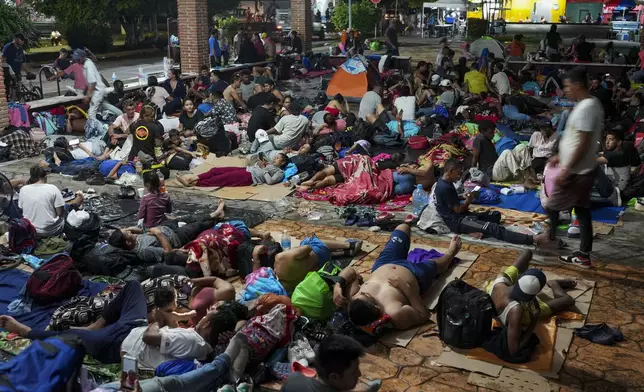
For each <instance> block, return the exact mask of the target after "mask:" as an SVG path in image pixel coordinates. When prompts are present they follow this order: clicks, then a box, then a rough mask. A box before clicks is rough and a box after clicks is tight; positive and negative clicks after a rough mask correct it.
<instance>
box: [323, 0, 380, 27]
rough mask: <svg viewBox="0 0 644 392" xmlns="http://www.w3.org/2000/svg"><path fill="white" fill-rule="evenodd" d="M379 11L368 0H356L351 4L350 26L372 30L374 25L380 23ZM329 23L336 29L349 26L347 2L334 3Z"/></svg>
mask: <svg viewBox="0 0 644 392" xmlns="http://www.w3.org/2000/svg"><path fill="white" fill-rule="evenodd" d="M380 15H381V12H380V10H379V9H378V7H376V6H375V5H374V4H373V3H372V2H371V1H369V0H356V1H355V2H352V4H351V24H352V26H351V27H352V28H353V29H356V30H358V31H360V32H363V33H364V32H367V31H373V28H374V26H376V25H377V24H378V23H380ZM331 23H333V26H335V28H336V29H337V30H345V29H347V28H348V27H349V6H348V4H347V3H344V2H342V3H339V4H338V5H336V7H335V9H334V11H333V16H332V17H331Z"/></svg>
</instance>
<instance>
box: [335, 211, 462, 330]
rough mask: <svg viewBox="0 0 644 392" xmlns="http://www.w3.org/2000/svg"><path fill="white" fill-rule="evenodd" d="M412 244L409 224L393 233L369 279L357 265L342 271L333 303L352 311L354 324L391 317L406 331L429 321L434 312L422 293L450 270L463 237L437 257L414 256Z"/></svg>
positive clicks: (362, 324) (457, 238) (453, 239)
mask: <svg viewBox="0 0 644 392" xmlns="http://www.w3.org/2000/svg"><path fill="white" fill-rule="evenodd" d="M410 246H411V227H410V226H409V225H408V224H406V223H405V224H402V225H399V226H397V227H396V229H395V230H394V231H393V232H392V233H391V237H390V238H389V242H387V245H385V248H384V249H383V251H382V252H381V253H380V255H379V256H378V258H377V259H376V262H375V263H374V265H373V267H372V268H371V276H370V277H369V280H368V281H367V282H364V283H363V279H362V278H361V277H360V275H358V273H357V272H356V271H355V269H354V268H353V267H347V268H345V269H344V270H342V272H340V275H339V276H340V278H342V280H341V281H340V282H339V283H336V284H335V286H334V288H333V302H334V303H335V304H336V305H337V306H338V307H340V308H343V309H346V310H347V311H348V314H349V318H350V319H351V322H352V323H353V324H354V325H357V326H365V325H369V324H371V323H373V322H374V321H376V320H379V319H382V318H383V317H387V318H390V319H391V322H392V324H393V326H394V328H396V329H398V330H405V329H408V328H411V327H414V326H417V325H420V324H423V323H425V322H427V321H429V316H430V311H429V310H428V309H427V307H426V306H425V302H424V300H423V297H422V296H423V294H425V293H426V292H427V290H428V289H429V287H430V286H431V283H432V281H433V280H434V279H436V277H437V276H439V275H441V274H442V273H444V272H445V271H447V269H448V268H449V266H450V264H451V263H452V260H454V258H455V257H456V255H457V254H458V252H459V251H460V249H461V239H460V237H458V236H454V237H453V238H452V240H451V242H450V245H449V249H448V251H447V253H446V254H444V255H442V256H440V257H436V258H415V257H412V256H411V255H410V254H409V248H410Z"/></svg>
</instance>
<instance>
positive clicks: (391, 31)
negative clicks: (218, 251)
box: [385, 27, 398, 48]
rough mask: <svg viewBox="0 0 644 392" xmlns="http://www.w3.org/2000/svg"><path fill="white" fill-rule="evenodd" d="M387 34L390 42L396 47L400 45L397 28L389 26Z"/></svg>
mask: <svg viewBox="0 0 644 392" xmlns="http://www.w3.org/2000/svg"><path fill="white" fill-rule="evenodd" d="M385 36H387V38H389V42H391V44H392V45H393V46H395V47H396V48H397V47H398V34H397V33H396V29H395V28H393V27H387V30H385Z"/></svg>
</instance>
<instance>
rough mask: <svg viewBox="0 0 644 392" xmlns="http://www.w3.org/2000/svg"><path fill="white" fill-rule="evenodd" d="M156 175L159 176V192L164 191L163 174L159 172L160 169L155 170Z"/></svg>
mask: <svg viewBox="0 0 644 392" xmlns="http://www.w3.org/2000/svg"><path fill="white" fill-rule="evenodd" d="M157 176H158V177H159V182H160V183H161V192H165V176H164V175H163V173H161V171H160V170H157Z"/></svg>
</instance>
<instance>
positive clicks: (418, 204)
mask: <svg viewBox="0 0 644 392" xmlns="http://www.w3.org/2000/svg"><path fill="white" fill-rule="evenodd" d="M428 202H429V195H428V194H427V192H425V190H424V189H423V186H422V185H420V184H418V185H416V189H415V190H414V193H412V194H411V204H412V207H413V209H414V215H416V216H419V215H420V213H421V212H422V210H423V208H424V207H425V206H426V205H427V203H428Z"/></svg>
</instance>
